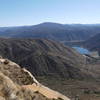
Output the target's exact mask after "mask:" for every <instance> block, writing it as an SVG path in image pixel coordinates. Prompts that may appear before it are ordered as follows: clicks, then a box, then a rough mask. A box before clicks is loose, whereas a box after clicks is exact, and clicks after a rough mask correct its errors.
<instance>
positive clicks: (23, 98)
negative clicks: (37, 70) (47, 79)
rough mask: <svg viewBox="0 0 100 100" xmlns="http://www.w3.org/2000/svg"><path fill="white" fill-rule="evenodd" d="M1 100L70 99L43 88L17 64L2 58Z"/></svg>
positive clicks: (0, 73)
mask: <svg viewBox="0 0 100 100" xmlns="http://www.w3.org/2000/svg"><path fill="white" fill-rule="evenodd" d="M26 83H27V84H26ZM30 87H31V88H30ZM0 100H70V99H69V98H67V97H66V96H64V95H62V94H60V93H59V92H56V91H54V90H51V89H49V88H47V87H45V86H43V85H42V84H40V83H39V82H38V81H37V80H36V79H35V78H34V76H32V75H31V73H30V72H29V71H27V70H26V69H22V68H21V67H20V66H19V65H17V64H16V63H14V62H11V61H10V60H6V59H3V58H0Z"/></svg>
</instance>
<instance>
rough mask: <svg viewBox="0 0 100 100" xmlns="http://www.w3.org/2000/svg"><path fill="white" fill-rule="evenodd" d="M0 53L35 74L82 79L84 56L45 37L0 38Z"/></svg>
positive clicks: (84, 74)
mask: <svg viewBox="0 0 100 100" xmlns="http://www.w3.org/2000/svg"><path fill="white" fill-rule="evenodd" d="M0 55H2V56H3V57H6V58H9V59H11V60H12V61H14V62H16V63H18V64H20V65H21V66H24V67H26V68H27V69H28V70H29V71H30V72H31V73H32V74H33V75H35V76H55V77H56V76H57V77H59V76H60V77H66V78H68V79H70V78H72V79H84V78H86V77H87V78H88V76H89V74H88V75H87V73H86V72H85V71H84V70H82V69H83V68H82V66H83V65H84V63H85V58H84V56H82V55H80V54H79V53H77V52H76V51H75V50H74V49H72V48H69V47H66V46H64V45H63V44H61V43H58V42H55V41H52V40H46V39H4V38H1V39H0Z"/></svg>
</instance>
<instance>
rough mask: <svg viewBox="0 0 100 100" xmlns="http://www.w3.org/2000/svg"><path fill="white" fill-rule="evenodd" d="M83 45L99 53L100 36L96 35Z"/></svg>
mask: <svg viewBox="0 0 100 100" xmlns="http://www.w3.org/2000/svg"><path fill="white" fill-rule="evenodd" d="M83 45H84V46H85V47H86V48H88V49H90V50H94V51H99V52H100V34H97V35H95V36H93V37H91V38H90V39H88V40H87V41H85V42H84V43H83Z"/></svg>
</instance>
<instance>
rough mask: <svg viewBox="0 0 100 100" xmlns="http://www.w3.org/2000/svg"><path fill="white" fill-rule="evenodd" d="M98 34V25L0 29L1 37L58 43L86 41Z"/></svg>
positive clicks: (59, 25) (46, 24) (39, 25)
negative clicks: (54, 41)
mask: <svg viewBox="0 0 100 100" xmlns="http://www.w3.org/2000/svg"><path fill="white" fill-rule="evenodd" d="M99 32H100V25H99V24H97V25H96V24H94V25H93V24H90V25H88V24H58V23H50V22H48V23H41V24H38V25H33V26H22V27H21V26H20V27H5V28H3V27H1V28H0V36H1V37H14V38H16V37H17V38H46V39H52V40H58V41H80V40H87V39H88V38H90V37H91V36H93V35H95V34H97V33H99Z"/></svg>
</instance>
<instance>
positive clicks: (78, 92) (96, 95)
mask: <svg viewBox="0 0 100 100" xmlns="http://www.w3.org/2000/svg"><path fill="white" fill-rule="evenodd" d="M38 80H39V81H40V82H41V83H42V84H44V85H46V86H49V87H50V88H52V89H54V90H57V91H59V92H61V93H63V94H64V95H66V96H68V97H69V98H71V99H72V100H100V83H99V82H96V81H95V82H94V81H81V80H80V81H77V80H67V79H60V78H58V79H57V78H54V77H52V78H51V77H38Z"/></svg>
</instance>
